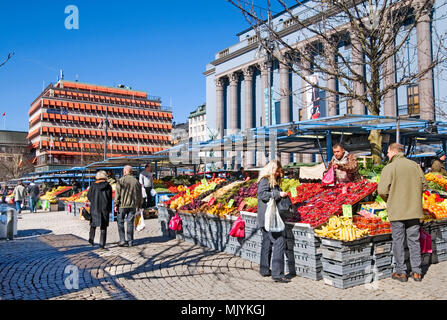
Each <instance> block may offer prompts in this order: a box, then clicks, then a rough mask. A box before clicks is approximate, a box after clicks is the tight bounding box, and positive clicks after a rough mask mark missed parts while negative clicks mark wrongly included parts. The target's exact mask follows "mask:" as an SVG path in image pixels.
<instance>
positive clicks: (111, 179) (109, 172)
mask: <svg viewBox="0 0 447 320" xmlns="http://www.w3.org/2000/svg"><path fill="white" fill-rule="evenodd" d="M107 182H108V183H109V184H110V185H112V184H115V183H116V180H115V178H114V177H113V171H112V170H107Z"/></svg>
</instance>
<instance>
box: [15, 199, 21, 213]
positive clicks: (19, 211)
mask: <svg viewBox="0 0 447 320" xmlns="http://www.w3.org/2000/svg"><path fill="white" fill-rule="evenodd" d="M16 210H17V213H21V212H22V201H21V200H20V201H16Z"/></svg>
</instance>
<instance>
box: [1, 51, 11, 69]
mask: <svg viewBox="0 0 447 320" xmlns="http://www.w3.org/2000/svg"><path fill="white" fill-rule="evenodd" d="M13 55H14V52H11V53H10V54H8V57H7V58H6V60H5V61H3V62H2V63H0V67H2V66H3V65H4V64H5V63H6V62H8V60H9V59H11V58H12V56H13Z"/></svg>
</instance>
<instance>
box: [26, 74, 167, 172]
mask: <svg viewBox="0 0 447 320" xmlns="http://www.w3.org/2000/svg"><path fill="white" fill-rule="evenodd" d="M171 130H172V111H171V110H170V109H169V108H165V107H162V106H161V101H160V99H159V98H156V97H148V95H147V93H146V92H141V91H135V90H130V89H128V88H115V87H105V86H99V85H91V84H86V83H79V82H72V81H65V80H60V81H58V82H57V83H56V84H55V85H53V84H50V85H49V86H48V87H47V88H46V89H45V90H44V91H43V92H42V93H41V94H40V95H39V96H38V98H36V100H34V101H33V102H32V104H31V108H30V110H29V133H28V136H27V138H28V139H29V141H30V142H31V145H32V148H33V149H35V152H36V171H46V170H52V169H59V168H67V167H72V166H80V165H85V164H88V163H91V162H94V161H101V160H103V159H104V149H105V148H104V144H105V140H106V141H107V149H106V157H116V156H131V155H150V154H153V153H155V152H158V151H161V150H164V149H167V148H169V146H170V144H171ZM106 131H107V139H105V137H106Z"/></svg>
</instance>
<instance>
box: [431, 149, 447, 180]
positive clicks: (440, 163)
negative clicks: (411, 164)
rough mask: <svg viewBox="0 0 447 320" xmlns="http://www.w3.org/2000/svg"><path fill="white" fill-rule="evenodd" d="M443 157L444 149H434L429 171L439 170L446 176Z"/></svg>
mask: <svg viewBox="0 0 447 320" xmlns="http://www.w3.org/2000/svg"><path fill="white" fill-rule="evenodd" d="M445 157H446V156H445V152H444V150H438V151H436V159H435V160H433V162H432V164H431V172H433V173H434V172H439V173H440V174H442V175H443V176H447V171H446V170H445Z"/></svg>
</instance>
